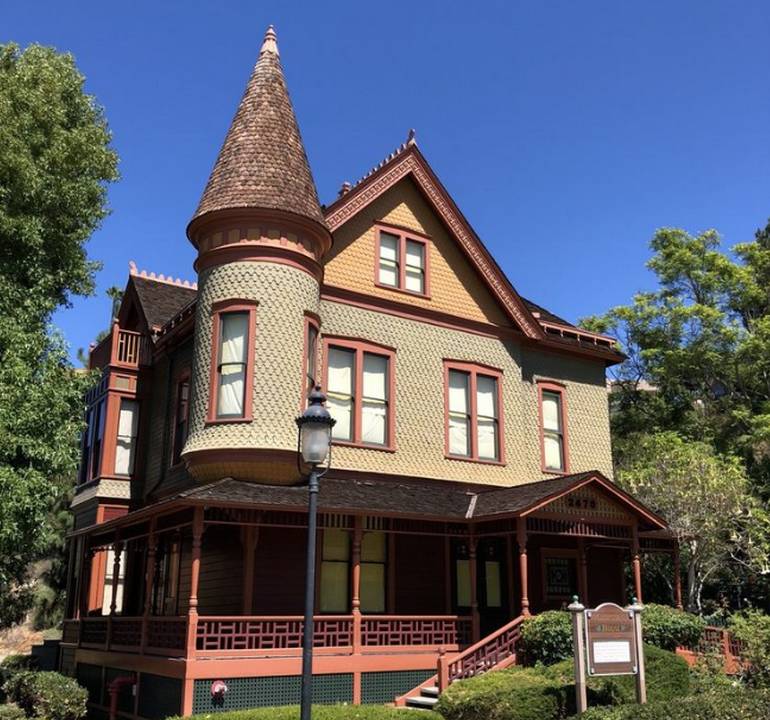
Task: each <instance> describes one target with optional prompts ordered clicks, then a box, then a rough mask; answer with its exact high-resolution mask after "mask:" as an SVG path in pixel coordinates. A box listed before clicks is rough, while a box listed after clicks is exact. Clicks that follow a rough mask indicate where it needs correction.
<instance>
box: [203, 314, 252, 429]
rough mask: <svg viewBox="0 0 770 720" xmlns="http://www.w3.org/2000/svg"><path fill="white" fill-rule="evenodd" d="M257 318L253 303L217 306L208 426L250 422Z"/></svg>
mask: <svg viewBox="0 0 770 720" xmlns="http://www.w3.org/2000/svg"><path fill="white" fill-rule="evenodd" d="M255 316H256V306H255V304H254V303H248V302H245V301H242V300H225V301H223V302H221V303H216V304H215V305H214V318H213V320H214V323H213V324H214V327H213V343H212V347H213V353H212V373H211V397H210V403H209V422H227V421H239V420H251V405H252V397H251V396H252V379H253V374H254V325H255Z"/></svg>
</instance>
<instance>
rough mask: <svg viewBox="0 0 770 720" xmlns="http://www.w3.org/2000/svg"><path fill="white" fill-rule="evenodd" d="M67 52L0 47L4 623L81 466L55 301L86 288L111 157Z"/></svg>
mask: <svg viewBox="0 0 770 720" xmlns="http://www.w3.org/2000/svg"><path fill="white" fill-rule="evenodd" d="M83 83H84V80H83V77H82V75H81V74H80V73H79V72H78V70H77V68H76V67H75V63H74V60H73V58H72V57H71V56H70V55H66V54H64V55H63V54H59V53H57V52H56V51H54V50H53V49H51V48H45V47H40V46H35V45H33V46H30V47H29V48H27V49H26V50H24V51H21V50H20V49H19V48H18V47H17V46H15V45H13V44H8V45H0V497H2V498H3V502H2V503H0V627H2V626H3V625H7V624H9V623H12V622H14V621H16V620H18V619H20V617H21V616H22V615H23V614H24V612H25V611H26V609H27V608H28V606H29V602H30V600H31V588H30V587H28V585H27V583H26V580H27V571H28V568H29V564H30V562H31V561H33V560H35V559H37V558H38V557H39V556H40V553H41V552H43V551H44V550H45V549H46V548H47V547H49V546H50V543H51V542H52V538H51V532H52V527H51V523H50V522H49V519H50V517H51V516H50V513H51V510H52V508H53V507H54V506H55V504H56V502H57V499H58V498H59V497H60V496H61V495H62V493H63V492H65V488H66V486H67V485H68V484H70V482H71V478H72V475H73V472H74V470H75V468H76V465H77V438H78V433H79V432H80V430H81V422H80V420H79V418H80V417H81V416H82V402H83V393H84V391H85V389H86V388H87V386H88V384H89V383H90V382H91V378H90V377H89V376H88V375H87V374H85V373H82V372H80V373H79V372H75V371H74V370H73V368H72V366H71V365H70V363H69V360H68V356H67V349H66V346H65V344H64V342H63V340H62V338H61V336H60V335H59V334H58V333H56V332H55V331H53V330H52V329H51V328H50V325H49V324H50V320H51V315H52V313H53V311H54V310H55V309H56V308H57V307H59V306H61V305H66V304H67V303H69V301H70V298H71V296H72V295H76V294H81V295H82V294H88V293H90V292H92V291H93V287H94V272H95V270H96V267H97V266H96V264H95V263H93V262H91V261H90V260H89V259H88V257H87V254H86V248H85V244H86V242H87V240H88V238H89V237H90V235H91V234H92V233H93V231H94V230H95V229H96V228H97V227H98V226H99V223H100V222H101V220H102V219H103V218H104V216H105V214H106V212H107V208H106V183H107V182H109V181H112V180H114V179H115V178H116V166H117V157H116V155H115V153H114V151H113V150H112V149H111V148H110V145H109V143H110V134H109V131H108V128H107V124H106V122H105V119H104V117H103V114H102V111H101V109H100V108H99V107H98V105H97V104H96V103H95V102H94V99H93V98H92V97H90V96H88V95H87V94H85V92H84V89H83Z"/></svg>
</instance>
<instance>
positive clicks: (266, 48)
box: [259, 25, 279, 57]
mask: <svg viewBox="0 0 770 720" xmlns="http://www.w3.org/2000/svg"><path fill="white" fill-rule="evenodd" d="M265 53H272V54H273V55H278V54H279V53H278V38H277V37H276V34H275V28H273V26H272V25H269V26H268V28H267V30H266V31H265V39H264V40H263V41H262V48H261V49H260V51H259V56H260V57H262V55H264V54H265Z"/></svg>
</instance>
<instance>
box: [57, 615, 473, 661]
mask: <svg viewBox="0 0 770 720" xmlns="http://www.w3.org/2000/svg"><path fill="white" fill-rule="evenodd" d="M190 623H194V625H195V627H194V628H191V627H190ZM303 624H304V623H303V619H302V617H300V616H261V617H260V616H245V617H233V616H204V615H201V616H198V617H197V619H195V620H193V619H191V618H188V617H184V616H180V617H149V618H146V619H145V618H142V617H122V616H119V615H116V616H112V617H109V616H108V617H88V618H81V619H80V620H65V621H64V630H63V636H62V642H63V643H64V644H68V645H74V646H77V647H80V648H87V649H91V650H103V651H108V652H119V653H132V654H143V655H154V656H160V657H168V658H180V657H186V658H188V659H207V658H217V657H220V658H221V657H228V658H237V657H240V658H244V657H299V656H300V655H301V654H302V629H303ZM188 638H194V644H195V647H194V648H191V647H189V641H188ZM470 638H471V618H470V617H469V616H467V617H466V616H458V615H358V616H354V615H318V616H316V618H315V632H314V647H315V648H316V649H317V650H318V653H319V654H321V655H323V654H329V655H332V654H333V655H353V654H378V653H387V652H394V651H398V652H403V653H436V652H438V651H439V649H443V650H446V651H448V652H457V651H458V650H460V649H461V648H463V647H465V646H466V645H468V644H469V643H470Z"/></svg>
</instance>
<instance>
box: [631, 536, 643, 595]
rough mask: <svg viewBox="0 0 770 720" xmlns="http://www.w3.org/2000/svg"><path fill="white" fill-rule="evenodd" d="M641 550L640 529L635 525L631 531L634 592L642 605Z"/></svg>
mask: <svg viewBox="0 0 770 720" xmlns="http://www.w3.org/2000/svg"><path fill="white" fill-rule="evenodd" d="M639 554H640V549H639V528H638V527H637V526H636V525H634V526H633V528H632V529H631V566H632V568H633V572H634V592H635V593H636V601H637V602H638V603H639V604H640V605H641V603H642V561H641V559H640V556H639Z"/></svg>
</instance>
